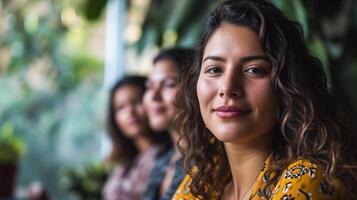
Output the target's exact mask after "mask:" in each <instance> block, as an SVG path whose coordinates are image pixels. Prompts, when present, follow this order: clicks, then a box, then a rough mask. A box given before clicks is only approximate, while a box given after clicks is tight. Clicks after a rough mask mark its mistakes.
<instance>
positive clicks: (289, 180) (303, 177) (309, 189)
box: [272, 159, 334, 200]
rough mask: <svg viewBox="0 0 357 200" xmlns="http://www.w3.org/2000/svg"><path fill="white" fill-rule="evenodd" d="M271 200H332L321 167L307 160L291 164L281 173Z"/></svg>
mask: <svg viewBox="0 0 357 200" xmlns="http://www.w3.org/2000/svg"><path fill="white" fill-rule="evenodd" d="M272 199H273V200H275V199H334V197H333V191H332V189H330V188H329V187H328V186H327V184H326V181H325V175H324V169H323V167H322V166H321V165H319V164H317V163H315V162H313V161H310V160H308V159H300V160H297V161H295V162H293V163H291V164H290V165H289V166H288V167H287V168H286V169H285V170H284V172H283V173H282V175H281V177H280V179H279V181H278V183H277V185H276V187H275V189H274V190H273V192H272Z"/></svg>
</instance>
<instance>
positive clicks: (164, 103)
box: [144, 48, 193, 200]
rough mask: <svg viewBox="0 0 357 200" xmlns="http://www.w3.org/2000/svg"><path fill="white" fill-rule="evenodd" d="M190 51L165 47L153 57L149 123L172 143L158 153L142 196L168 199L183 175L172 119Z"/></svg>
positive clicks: (149, 199)
mask: <svg viewBox="0 0 357 200" xmlns="http://www.w3.org/2000/svg"><path fill="white" fill-rule="evenodd" d="M192 52H193V51H192V50H190V49H183V48H174V49H166V50H164V51H162V52H160V53H159V55H157V56H156V57H155V58H154V68H153V70H152V72H151V73H150V74H149V77H148V81H147V90H146V92H145V95H144V105H145V108H146V109H147V112H148V116H149V122H150V126H151V127H152V128H153V129H154V130H155V131H161V132H168V134H169V135H170V138H171V141H172V143H173V144H174V147H173V148H172V149H170V150H169V151H168V152H166V153H165V154H162V155H161V156H160V157H158V160H157V161H156V163H155V167H154V169H153V170H152V172H151V175H150V181H149V184H148V187H147V189H146V192H145V198H144V199H145V200H154V199H160V200H168V199H170V200H171V199H172V196H173V194H174V193H175V191H176V189H177V187H178V185H179V184H180V183H181V181H182V179H183V177H184V176H185V171H184V169H183V158H182V155H181V153H180V152H179V151H178V149H177V148H176V145H175V144H176V143H177V139H178V134H177V129H176V127H174V124H173V121H174V118H175V115H176V114H177V111H178V110H177V109H176V105H175V101H176V90H177V85H178V81H179V79H180V74H181V73H182V71H184V70H185V68H186V66H187V65H189V64H190V62H191V60H192V59H191V57H192ZM163 134H165V133H163Z"/></svg>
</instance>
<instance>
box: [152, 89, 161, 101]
mask: <svg viewBox="0 0 357 200" xmlns="http://www.w3.org/2000/svg"><path fill="white" fill-rule="evenodd" d="M161 89H162V88H161V86H156V87H153V88H152V100H154V101H160V100H161V99H162V96H161Z"/></svg>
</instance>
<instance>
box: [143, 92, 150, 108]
mask: <svg viewBox="0 0 357 200" xmlns="http://www.w3.org/2000/svg"><path fill="white" fill-rule="evenodd" d="M151 96H152V92H151V91H150V90H147V91H146V92H145V94H144V96H143V106H144V107H145V108H147V107H148V106H149V105H150V101H151Z"/></svg>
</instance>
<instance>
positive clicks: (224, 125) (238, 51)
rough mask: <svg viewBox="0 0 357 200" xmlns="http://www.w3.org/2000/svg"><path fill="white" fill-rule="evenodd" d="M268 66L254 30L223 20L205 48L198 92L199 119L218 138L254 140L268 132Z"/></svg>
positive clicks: (272, 109)
mask: <svg viewBox="0 0 357 200" xmlns="http://www.w3.org/2000/svg"><path fill="white" fill-rule="evenodd" d="M270 72H271V65H270V63H269V62H268V59H267V57H266V55H265V53H264V51H263V49H262V47H261V45H260V42H259V37H258V34H256V33H255V32H254V31H252V30H250V29H249V28H247V27H244V26H237V25H232V24H228V23H224V24H222V25H221V26H220V27H219V28H218V29H217V30H216V31H215V32H214V33H213V35H212V36H211V37H210V39H209V40H208V42H207V45H206V47H205V49H204V55H203V58H202V65H201V71H200V75H199V79H198V82H197V96H198V100H199V104H200V110H201V114H202V118H203V121H204V122H205V124H206V126H207V128H208V129H209V130H210V131H211V132H212V133H213V134H214V135H215V136H216V137H217V139H219V140H220V141H222V142H232V143H241V142H247V141H251V142H255V141H256V140H257V138H263V137H264V136H266V135H267V134H268V133H271V131H272V129H273V127H274V125H275V123H276V119H277V117H276V115H277V114H276V112H277V106H276V101H275V97H274V95H273V92H272V88H271V85H270ZM262 136H263V137H262Z"/></svg>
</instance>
